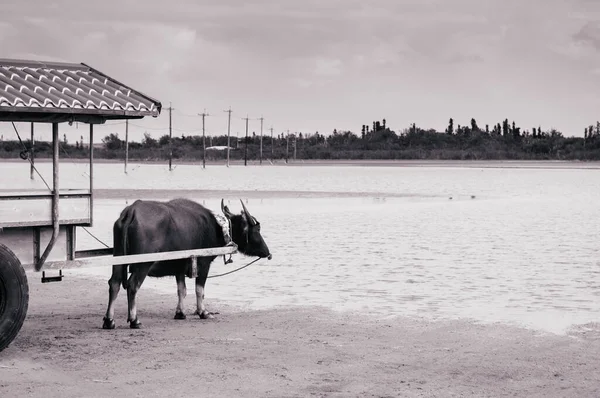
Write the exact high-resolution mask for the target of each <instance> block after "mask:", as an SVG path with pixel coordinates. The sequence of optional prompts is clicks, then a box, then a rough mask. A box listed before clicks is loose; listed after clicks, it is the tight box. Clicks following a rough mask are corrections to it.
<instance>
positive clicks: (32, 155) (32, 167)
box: [29, 122, 35, 180]
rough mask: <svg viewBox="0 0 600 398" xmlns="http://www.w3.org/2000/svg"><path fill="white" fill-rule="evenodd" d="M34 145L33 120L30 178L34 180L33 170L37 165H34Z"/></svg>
mask: <svg viewBox="0 0 600 398" xmlns="http://www.w3.org/2000/svg"><path fill="white" fill-rule="evenodd" d="M33 147H34V138H33V122H31V151H30V153H29V156H30V157H31V163H30V166H29V178H30V179H32V180H33V172H34V169H35V167H34V166H33V163H34V161H35V159H34V157H35V156H34V149H33Z"/></svg>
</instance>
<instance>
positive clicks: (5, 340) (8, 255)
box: [0, 243, 29, 351]
mask: <svg viewBox="0 0 600 398" xmlns="http://www.w3.org/2000/svg"><path fill="white" fill-rule="evenodd" d="M28 306H29V284H28V283H27V275H25V270H24V269H23V267H22V266H21V262H20V261H19V259H18V258H17V256H15V254H14V253H13V252H12V251H11V250H10V249H9V248H8V247H6V246H4V245H3V244H2V243H0V351H2V350H4V349H5V348H6V347H8V346H9V344H10V343H11V342H12V341H13V340H14V338H15V337H17V334H18V333H19V330H21V326H23V321H25V315H26V314H27V307H28Z"/></svg>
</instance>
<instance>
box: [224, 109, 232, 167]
mask: <svg viewBox="0 0 600 398" xmlns="http://www.w3.org/2000/svg"><path fill="white" fill-rule="evenodd" d="M223 112H227V113H229V117H228V118H227V167H229V147H230V145H231V144H230V138H229V137H230V135H231V107H229V109H228V110H226V111H223Z"/></svg>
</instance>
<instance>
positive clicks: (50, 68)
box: [0, 59, 162, 123]
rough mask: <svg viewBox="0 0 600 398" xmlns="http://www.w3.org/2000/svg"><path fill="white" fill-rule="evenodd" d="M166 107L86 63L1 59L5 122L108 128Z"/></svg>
mask: <svg viewBox="0 0 600 398" xmlns="http://www.w3.org/2000/svg"><path fill="white" fill-rule="evenodd" d="M161 108H162V104H161V103H160V102H159V101H157V100H155V99H153V98H151V97H148V96H146V95H144V94H142V93H140V92H139V91H136V90H134V89H133V88H131V87H128V86H126V85H124V84H123V83H120V82H118V81H117V80H115V79H113V78H111V77H109V76H107V75H105V74H103V73H102V72H99V71H98V70H96V69H94V68H92V67H90V66H88V65H86V64H83V63H81V64H71V63H62V62H41V61H26V60H11V59H0V121H15V122H16V121H24V122H56V123H59V122H69V121H76V122H84V123H104V122H105V121H106V120H111V119H139V118H143V117H144V116H152V117H157V116H158V115H159V114H160V111H161Z"/></svg>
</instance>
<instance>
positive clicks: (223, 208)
mask: <svg viewBox="0 0 600 398" xmlns="http://www.w3.org/2000/svg"><path fill="white" fill-rule="evenodd" d="M221 211H222V212H223V214H225V217H227V218H231V217H232V216H233V214H232V213H231V212H230V211H229V208H228V207H227V206H225V203H224V202H223V199H221Z"/></svg>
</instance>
